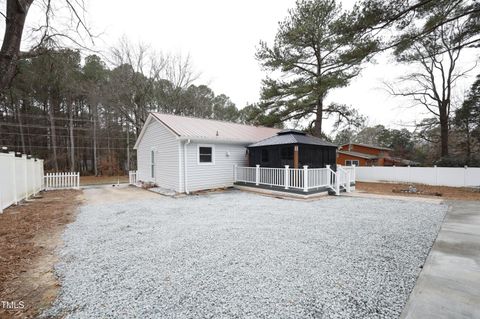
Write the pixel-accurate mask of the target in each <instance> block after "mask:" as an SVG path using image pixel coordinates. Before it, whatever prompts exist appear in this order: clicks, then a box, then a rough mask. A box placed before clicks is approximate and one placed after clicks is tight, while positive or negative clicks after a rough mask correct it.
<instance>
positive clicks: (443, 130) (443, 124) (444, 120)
mask: <svg viewBox="0 0 480 319" xmlns="http://www.w3.org/2000/svg"><path fill="white" fill-rule="evenodd" d="M440 150H441V152H440V153H441V156H442V157H444V156H448V114H447V109H446V107H442V108H441V109H440Z"/></svg>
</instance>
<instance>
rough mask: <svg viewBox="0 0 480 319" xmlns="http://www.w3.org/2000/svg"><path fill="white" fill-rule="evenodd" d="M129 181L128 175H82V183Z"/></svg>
mask: <svg viewBox="0 0 480 319" xmlns="http://www.w3.org/2000/svg"><path fill="white" fill-rule="evenodd" d="M118 182H120V183H128V176H80V185H82V186H84V185H102V184H117V183H118Z"/></svg>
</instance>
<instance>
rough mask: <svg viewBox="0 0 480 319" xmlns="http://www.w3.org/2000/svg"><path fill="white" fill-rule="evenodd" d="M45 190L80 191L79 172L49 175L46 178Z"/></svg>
mask: <svg viewBox="0 0 480 319" xmlns="http://www.w3.org/2000/svg"><path fill="white" fill-rule="evenodd" d="M44 179H45V181H44V183H45V189H46V190H51V189H79V188H80V173H79V172H60V173H47V174H46V175H45V177H44Z"/></svg>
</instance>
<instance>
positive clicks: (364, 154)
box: [338, 150, 378, 159]
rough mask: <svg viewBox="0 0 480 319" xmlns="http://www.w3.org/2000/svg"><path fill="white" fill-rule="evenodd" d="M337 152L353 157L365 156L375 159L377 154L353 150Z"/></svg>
mask: <svg viewBox="0 0 480 319" xmlns="http://www.w3.org/2000/svg"><path fill="white" fill-rule="evenodd" d="M338 153H340V154H345V155H350V156H353V157H360V158H365V159H376V158H378V156H377V155H372V154H366V153H360V152H354V151H344V150H339V151H338Z"/></svg>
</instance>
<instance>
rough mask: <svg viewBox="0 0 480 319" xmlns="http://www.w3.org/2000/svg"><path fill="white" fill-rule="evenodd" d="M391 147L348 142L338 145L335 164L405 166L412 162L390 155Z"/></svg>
mask: <svg viewBox="0 0 480 319" xmlns="http://www.w3.org/2000/svg"><path fill="white" fill-rule="evenodd" d="M391 151H392V149H391V148H388V147H382V146H375V145H367V144H359V143H349V144H345V145H342V146H340V147H339V149H338V151H337V164H339V165H345V166H351V165H355V166H372V165H374V166H394V165H395V166H407V165H413V164H414V162H412V161H409V160H405V159H402V158H398V157H392V156H390V152H391Z"/></svg>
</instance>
